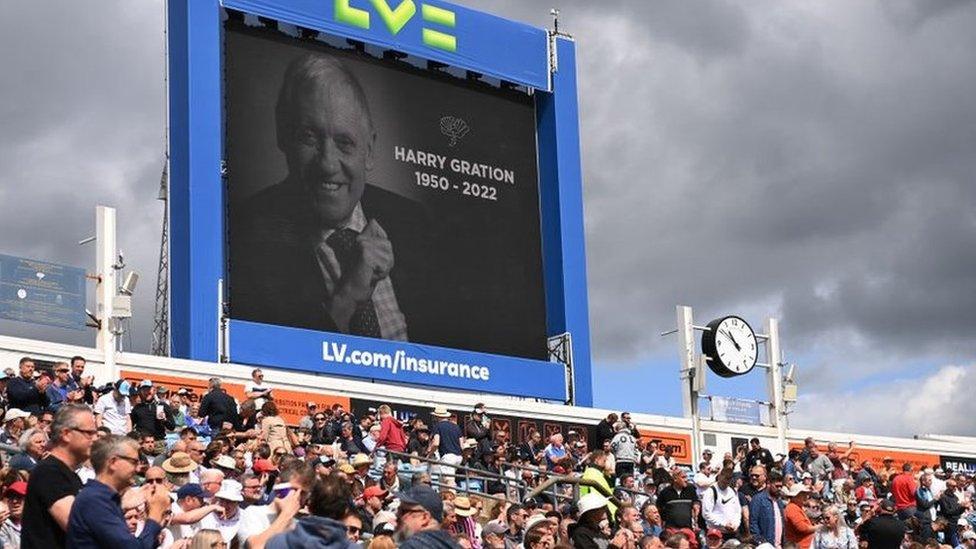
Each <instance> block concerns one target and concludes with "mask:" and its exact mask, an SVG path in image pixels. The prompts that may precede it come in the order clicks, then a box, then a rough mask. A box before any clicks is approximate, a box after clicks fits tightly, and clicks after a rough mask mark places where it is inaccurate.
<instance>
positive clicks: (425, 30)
mask: <svg viewBox="0 0 976 549" xmlns="http://www.w3.org/2000/svg"><path fill="white" fill-rule="evenodd" d="M222 4H223V6H224V7H226V8H231V9H236V10H240V11H243V12H246V13H251V14H254V15H259V16H265V17H270V18H273V19H276V20H279V21H284V22H286V23H291V24H294V25H298V26H301V27H303V28H308V29H315V30H320V31H325V32H327V33H332V34H337V35H340V36H348V37H352V38H356V39H359V40H362V41H364V42H369V43H371V44H377V45H380V46H384V47H388V48H390V49H393V50H397V51H400V52H403V53H409V54H412V55H417V56H419V57H422V58H425V59H433V60H435V61H440V62H442V63H447V64H449V65H453V66H456V67H460V68H463V69H468V70H472V71H476V72H479V73H482V74H486V75H490V76H494V77H496V78H500V79H503V80H509V81H512V82H517V83H519V84H524V85H526V86H530V87H534V88H537V89H548V87H549V60H548V59H547V58H546V52H547V51H548V50H547V41H548V36H547V35H546V32H545V30H543V29H539V28H535V27H531V26H529V25H525V24H523V23H517V22H515V21H509V20H506V19H502V18H500V17H496V16H493V15H490V14H487V13H482V12H478V11H475V10H472V9H469V8H465V7H463V6H458V5H454V4H450V3H448V2H442V1H440V0H423V1H420V0H223V1H222ZM502 44H503V45H504V47H499V46H500V45H502Z"/></svg>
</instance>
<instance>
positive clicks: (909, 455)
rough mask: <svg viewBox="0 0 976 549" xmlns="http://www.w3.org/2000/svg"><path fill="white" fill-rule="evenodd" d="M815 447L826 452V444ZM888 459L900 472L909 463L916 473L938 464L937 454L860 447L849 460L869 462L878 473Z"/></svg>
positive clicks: (797, 446)
mask: <svg viewBox="0 0 976 549" xmlns="http://www.w3.org/2000/svg"><path fill="white" fill-rule="evenodd" d="M842 446H843V445H841V444H838V447H840V449H841V451H846V448H844V447H842ZM817 447H818V448H819V449H820V451H821V452H825V453H826V452H827V445H826V444H819V445H817ZM802 449H803V444H798V443H790V450H802ZM888 457H890V458H891V459H892V460H893V466H894V467H895V468H896V469H898V470H901V466H902V465H904V464H905V463H911V464H912V467H913V469H914V470H916V471H918V470H921V469H924V468H926V467H934V466H936V465H938V463H939V456H938V454H932V453H928V452H913V451H908V450H890V449H885V448H866V447H862V446H856V447H855V448H854V451H853V452H851V458H853V459H854V462H855V463H857V464H858V466H860V464H861V463H862V462H863V461H864V460H868V461H870V462H871V467H873V468H874V469H875V470H876V471H880V470H881V469H882V468H883V467H884V459H885V458H888Z"/></svg>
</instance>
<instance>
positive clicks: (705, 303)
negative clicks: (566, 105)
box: [0, 0, 976, 428]
mask: <svg viewBox="0 0 976 549" xmlns="http://www.w3.org/2000/svg"><path fill="white" fill-rule="evenodd" d="M463 3H464V4H466V5H469V6H471V7H474V8H476V9H483V10H487V11H490V12H492V13H495V14H497V15H501V16H504V17H509V18H512V19H517V20H521V21H525V22H527V23H530V24H534V25H540V26H548V25H550V16H549V14H548V11H549V6H550V4H549V3H545V4H544V3H540V2H524V1H516V0H503V1H499V2H485V1H483V0H478V1H475V0H470V1H466V2H463ZM551 4H554V5H557V6H558V7H559V8H560V9H561V15H560V22H561V29H562V30H564V31H567V32H570V33H572V34H573V35H574V36H575V38H576V40H577V47H578V63H579V67H578V68H579V81H580V90H579V93H580V101H581V108H582V115H581V137H582V147H583V169H584V188H585V208H586V223H587V254H588V265H589V270H588V276H589V284H590V304H591V319H592V327H593V338H594V342H593V343H594V350H595V351H594V353H595V356H594V358H595V361H596V363H597V364H606V363H609V362H617V363H637V362H640V361H641V360H642V359H644V358H646V357H649V356H673V353H674V350H673V348H672V347H673V345H674V342H673V340H670V339H662V338H660V337H658V336H657V333H658V332H659V331H660V330H663V329H668V328H670V327H671V326H672V324H673V322H674V319H673V316H674V306H675V305H676V304H688V305H692V306H695V308H696V314H697V315H698V317H699V320H704V319H706V318H707V317H709V316H710V315H718V314H721V313H729V312H744V313H745V314H748V315H750V318H754V320H756V321H757V323H758V321H759V320H760V319H761V318H762V317H763V316H765V315H769V314H772V315H778V316H779V317H780V318H781V320H782V332H783V334H784V338H785V343H786V347H787V348H788V349H790V350H791V351H792V352H794V353H796V354H798V355H802V356H806V357H808V358H809V362H808V363H805V364H801V371H802V372H804V373H803V374H802V375H803V379H804V384H805V385H804V388H805V390H807V389H809V390H810V391H811V392H812V393H816V391H818V390H819V389H825V388H830V387H836V386H837V383H838V381H837V378H838V376H839V374H841V373H844V374H845V375H847V376H852V377H855V378H857V377H867V376H872V375H876V374H877V373H878V372H882V371H889V372H891V373H892V375H896V374H898V372H899V371H901V372H904V371H906V370H908V369H911V368H913V367H915V365H917V364H925V365H927V366H928V367H929V368H931V367H933V366H941V365H947V364H957V365H960V364H961V365H963V366H957V368H962V369H964V370H965V369H966V368H970V367H971V366H965V365H968V364H972V362H973V358H974V355H973V351H972V345H971V339H972V338H971V336H970V335H969V334H968V332H969V331H970V330H971V327H972V326H973V325H974V324H976V316H974V315H976V314H974V312H973V311H976V292H974V291H973V288H974V287H976V280H974V276H976V264H974V261H976V254H973V253H972V248H973V242H976V238H974V237H976V220H974V217H973V216H974V211H976V208H974V206H976V184H974V181H973V177H974V175H973V174H976V154H974V151H976V64H974V63H972V52H973V51H976V33H973V32H972V29H973V28H976V3H974V2H965V1H946V2H916V1H912V0H858V1H855V2H843V3H841V4H838V3H825V4H821V5H817V4H816V3H814V4H810V3H800V2H780V1H774V0H765V1H756V2H720V1H714V2H705V1H679V0H667V1H654V2H646V1H636V0H635V1H632V2H592V1H587V2H584V1H582V0H576V1H556V2H552V3H551ZM79 5H80V4H78V3H57V4H54V3H44V2H31V3H23V2H7V3H5V4H4V5H3V6H2V7H0V15H2V17H0V31H2V32H0V46H2V47H0V60H2V63H3V66H4V70H5V75H4V76H5V77H4V79H2V80H0V94H2V97H3V99H4V101H3V102H0V123H2V126H0V178H2V180H3V181H4V186H3V187H0V235H2V237H0V249H2V250H3V251H7V252H9V253H18V254H23V255H31V254H34V255H36V256H38V257H41V258H46V259H52V260H62V261H65V262H72V263H79V262H83V261H85V260H86V258H87V257H88V255H86V254H88V253H89V251H88V250H79V249H78V247H77V246H75V245H74V241H75V240H77V238H80V236H82V235H84V234H87V233H89V232H90V228H91V225H92V222H91V218H92V215H93V211H92V210H93V206H94V205H95V203H96V202H105V203H110V204H114V205H116V206H118V207H119V208H120V216H122V223H123V224H124V225H125V230H126V232H127V233H130V234H129V235H128V236H126V237H123V240H122V241H123V247H124V248H126V249H127V251H129V250H130V249H131V251H132V253H133V256H132V262H133V264H134V265H136V268H138V269H139V270H140V271H142V272H143V274H149V276H145V277H144V278H143V281H144V283H143V286H142V288H141V292H140V297H139V299H140V301H138V302H137V306H139V307H140V308H141V313H142V316H141V317H140V319H139V322H140V323H142V326H141V327H139V328H138V330H140V331H141V332H139V333H142V334H148V330H149V327H150V321H151V319H150V318H149V314H148V313H149V311H150V310H151V305H152V302H151V296H152V292H151V285H152V279H153V276H152V274H153V273H155V259H156V258H155V254H156V241H157V238H158V222H159V218H158V216H159V204H158V203H157V202H156V201H155V200H153V199H154V197H155V192H156V185H157V183H158V169H159V164H160V162H161V156H160V154H161V150H162V141H161V137H160V136H161V133H162V124H161V121H162V92H163V88H162V84H161V71H162V66H161V42H162V35H161V26H162V16H161V6H160V5H159V3H158V2H100V3H95V4H92V3H86V4H85V5H84V7H77V6H79ZM44 21H47V23H46V24H45V25H44V26H43V27H40V25H41V24H42V22H44ZM39 28H41V29H43V28H47V29H57V32H40V31H39ZM42 205H43V206H42ZM52 214H55V215H57V217H58V218H59V219H58V222H56V223H51V222H50V219H49V218H50V217H51V215H52ZM126 239H128V242H127V240H126ZM142 341H143V347H145V345H147V343H145V342H146V341H148V340H147V339H145V338H143V339H142ZM953 371H955V370H953ZM671 373H673V372H671ZM668 375H670V374H668ZM967 375H968V374H960V375H959V379H964V378H967V377H966V376H967ZM939 379H941V378H939ZM899 390H900V389H899ZM893 394H894V393H893ZM820 420H822V421H828V419H826V418H819V417H818V421H820ZM874 425H875V424H873V423H872V424H870V425H868V426H869V427H870V428H874Z"/></svg>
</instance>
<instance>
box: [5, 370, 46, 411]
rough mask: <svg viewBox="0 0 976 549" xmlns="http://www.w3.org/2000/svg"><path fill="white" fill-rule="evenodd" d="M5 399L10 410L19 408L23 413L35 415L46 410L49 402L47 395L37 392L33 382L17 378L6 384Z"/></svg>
mask: <svg viewBox="0 0 976 549" xmlns="http://www.w3.org/2000/svg"><path fill="white" fill-rule="evenodd" d="M7 398H8V399H9V400H10V407H11V408H20V409H21V410H24V411H25V412H30V413H32V414H36V413H38V412H40V411H42V410H44V409H46V408H47V406H48V404H50V402H49V401H48V399H47V394H45V393H42V392H40V391H38V390H37V385H35V384H34V382H33V381H27V380H26V379H24V378H22V377H20V376H18V377H14V378H10V381H8V382H7Z"/></svg>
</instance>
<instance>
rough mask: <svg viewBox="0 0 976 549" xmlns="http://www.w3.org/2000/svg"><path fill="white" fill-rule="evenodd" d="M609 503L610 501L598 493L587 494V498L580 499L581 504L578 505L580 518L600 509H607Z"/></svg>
mask: <svg viewBox="0 0 976 549" xmlns="http://www.w3.org/2000/svg"><path fill="white" fill-rule="evenodd" d="M607 501H608V500H607V498H605V497H603V496H601V495H600V494H597V493H596V492H590V493H589V494H586V495H585V496H583V497H581V498H579V503H577V507H578V508H579V514H580V516H583V514H584V513H586V512H588V511H592V510H594V509H599V508H601V507H606V506H607Z"/></svg>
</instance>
